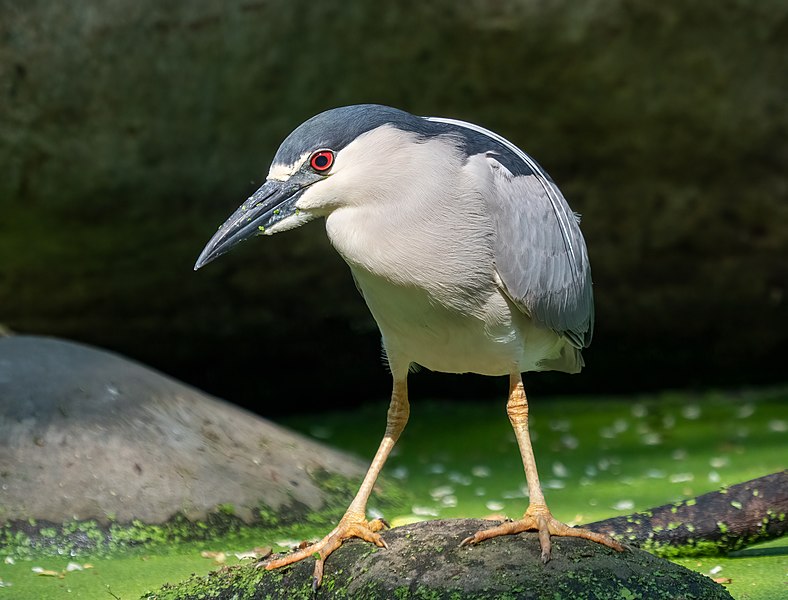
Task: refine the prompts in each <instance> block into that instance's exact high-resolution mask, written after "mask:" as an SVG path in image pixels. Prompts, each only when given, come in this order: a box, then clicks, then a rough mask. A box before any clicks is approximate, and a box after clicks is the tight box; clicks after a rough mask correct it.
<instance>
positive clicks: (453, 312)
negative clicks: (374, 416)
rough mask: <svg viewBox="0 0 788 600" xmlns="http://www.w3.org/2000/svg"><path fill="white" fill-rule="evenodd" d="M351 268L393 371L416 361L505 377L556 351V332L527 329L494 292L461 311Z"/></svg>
mask: <svg viewBox="0 0 788 600" xmlns="http://www.w3.org/2000/svg"><path fill="white" fill-rule="evenodd" d="M352 270H353V273H354V276H355V277H356V281H357V282H358V284H359V287H360V288H361V290H362V292H363V294H364V299H365V300H366V302H367V305H368V306H369V309H370V311H371V312H372V315H373V316H374V318H375V321H376V322H377V324H378V327H380V331H381V334H382V336H383V344H384V347H385V348H386V353H387V355H388V358H389V361H390V363H391V367H392V370H394V371H396V370H403V369H407V368H408V366H409V365H410V363H416V364H419V365H421V366H423V367H426V368H428V369H430V370H433V371H440V372H444V373H479V374H482V375H508V374H510V373H514V372H522V371H530V370H536V369H538V368H539V366H538V363H539V362H540V361H541V360H543V359H545V358H551V357H553V356H555V355H556V354H557V353H558V351H559V350H560V348H558V347H557V342H558V341H559V339H558V336H556V335H555V333H553V332H551V331H549V330H545V329H540V328H536V327H534V326H533V325H531V323H530V320H529V319H528V318H527V317H526V316H525V315H523V314H522V313H520V311H519V310H517V309H516V308H515V307H513V306H512V305H511V304H510V303H509V302H508V301H507V300H506V298H505V297H504V295H503V294H502V293H501V292H500V291H499V290H498V289H497V288H493V289H490V290H489V292H488V293H487V297H486V298H484V299H481V302H480V304H479V306H478V307H476V310H473V311H461V310H458V309H457V308H456V307H451V306H446V305H444V304H442V303H440V302H438V301H436V300H435V298H433V297H431V294H430V293H429V292H428V291H427V290H424V289H422V288H418V287H409V286H400V285H394V284H391V283H390V282H388V281H386V280H382V279H380V278H379V277H377V276H375V275H373V274H371V273H368V272H364V271H359V270H358V269H355V268H354V269H352Z"/></svg>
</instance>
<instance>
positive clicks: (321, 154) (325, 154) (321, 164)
mask: <svg viewBox="0 0 788 600" xmlns="http://www.w3.org/2000/svg"><path fill="white" fill-rule="evenodd" d="M333 164H334V151H333V150H317V151H316V152H314V153H313V154H312V156H310V157H309V166H310V167H312V170H314V171H316V172H318V173H325V172H326V171H328V170H329V169H330V168H331V167H332V165H333Z"/></svg>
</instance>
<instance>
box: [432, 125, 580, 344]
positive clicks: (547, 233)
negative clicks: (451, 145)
mask: <svg viewBox="0 0 788 600" xmlns="http://www.w3.org/2000/svg"><path fill="white" fill-rule="evenodd" d="M429 120H430V121H433V122H438V123H445V124H449V125H455V126H457V127H460V128H466V129H470V130H472V131H474V132H476V133H477V134H478V133H481V134H484V135H485V136H487V137H488V138H489V139H490V141H491V142H495V144H494V145H492V144H491V146H490V151H489V152H487V153H486V155H485V158H486V160H487V161H488V163H489V165H490V168H491V169H492V171H493V184H492V189H491V190H490V193H489V194H487V197H486V201H487V206H488V210H489V212H490V216H491V218H492V219H493V221H494V224H495V232H496V241H495V259H496V267H497V270H498V274H499V275H500V278H501V281H502V283H503V286H504V289H505V291H506V293H507V294H508V295H509V297H510V298H511V299H512V300H513V301H514V302H515V303H516V304H517V305H518V306H520V307H521V308H522V309H524V310H525V311H526V312H527V313H528V314H529V315H530V316H531V318H533V319H534V320H535V321H536V322H538V323H541V324H542V325H544V326H546V327H549V328H550V329H552V330H554V331H556V332H558V333H560V334H561V335H564V336H565V337H566V338H567V339H568V340H569V341H570V342H571V343H572V345H574V346H575V347H577V348H583V347H587V346H588V345H589V344H590V343H591V337H592V335H593V328H594V298H593V292H592V288H591V268H590V265H589V260H588V253H587V250H586V245H585V241H584V240H583V235H582V233H581V232H580V226H579V224H578V219H577V216H576V215H575V214H574V213H573V212H572V210H571V209H570V208H569V205H568V204H567V202H566V200H565V199H564V197H563V195H562V194H561V192H560V191H559V189H558V187H557V186H556V185H555V184H554V183H553V182H552V180H551V179H550V178H549V176H548V175H547V173H545V171H544V170H543V169H542V168H541V167H540V166H539V164H537V162H536V161H534V160H533V159H532V158H531V157H530V156H529V155H528V154H526V153H525V152H523V151H522V150H520V149H519V148H518V147H517V146H515V145H514V144H512V143H511V142H509V141H507V140H506V139H504V138H503V137H501V136H499V135H497V134H495V133H493V132H491V131H488V130H486V129H484V128H482V127H479V126H478V125H473V124H471V123H465V122H463V121H455V120H453V119H442V118H435V117H430V118H429ZM501 152H504V153H508V154H509V156H506V157H505V158H504V157H501V159H499V157H498V156H497V155H499V154H501ZM511 154H514V155H515V156H516V157H517V158H518V159H519V161H518V162H520V164H521V165H523V167H524V168H522V169H518V168H515V169H514V170H512V169H511V168H507V167H509V165H511V164H512V163H511ZM513 171H514V172H513Z"/></svg>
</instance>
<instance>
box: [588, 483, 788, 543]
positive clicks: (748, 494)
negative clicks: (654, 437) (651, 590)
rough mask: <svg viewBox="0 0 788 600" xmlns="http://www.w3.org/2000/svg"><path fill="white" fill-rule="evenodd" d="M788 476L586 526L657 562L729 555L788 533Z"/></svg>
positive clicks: (711, 493)
mask: <svg viewBox="0 0 788 600" xmlns="http://www.w3.org/2000/svg"><path fill="white" fill-rule="evenodd" d="M786 514H788V470H784V471H780V472H778V473H772V474H771V475H766V476H765V477H759V478H757V479H752V480H750V481H745V482H744V483H739V484H737V485H733V486H730V487H724V488H722V489H720V490H719V491H717V492H709V493H708V494H703V495H701V496H697V497H695V498H692V499H689V500H683V501H681V502H676V503H674V504H664V505H662V506H658V507H657V508H652V509H650V510H645V511H641V512H636V513H633V514H631V515H626V516H622V517H613V518H611V519H605V520H603V521H596V522H594V523H589V524H587V525H584V527H586V528H588V529H591V530H593V531H599V532H601V533H607V534H608V535H611V536H613V537H614V538H616V539H618V540H621V541H623V542H625V543H627V544H629V545H631V546H637V547H639V548H643V549H644V550H648V551H649V552H651V553H653V554H657V555H659V556H670V557H675V556H701V555H720V554H727V553H728V552H731V551H733V550H740V549H742V548H744V547H746V546H750V545H752V544H755V543H758V542H765V541H767V540H771V539H775V538H778V537H780V536H782V535H784V534H785V533H786V531H788V520H787V519H786Z"/></svg>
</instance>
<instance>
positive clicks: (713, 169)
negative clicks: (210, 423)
mask: <svg viewBox="0 0 788 600" xmlns="http://www.w3.org/2000/svg"><path fill="white" fill-rule="evenodd" d="M0 11H2V12H0V35H2V39H3V40H4V42H3V45H2V46H0V59H1V60H0V65H2V66H1V67H0V68H2V73H3V75H4V77H3V78H2V79H0V86H1V87H0V91H1V92H2V93H0V112H2V114H3V119H4V126H3V127H2V128H0V162H2V164H3V165H4V169H5V171H4V173H5V176H4V177H3V178H2V179H0V199H2V202H3V215H4V218H3V219H2V221H0V256H2V257H3V261H2V264H3V266H2V269H0V306H2V307H3V311H2V314H0V321H2V322H3V323H5V324H7V325H9V326H10V327H11V328H12V329H17V330H20V331H25V332H42V333H47V334H56V335H61V336H64V337H68V338H71V339H76V340H82V341H89V342H93V343H97V344H99V345H101V346H104V347H107V348H113V349H116V350H120V351H122V352H123V353H124V354H127V355H130V356H134V357H136V358H140V359H142V360H143V361H145V362H146V363H148V364H152V365H155V366H157V367H160V368H162V369H164V370H166V371H168V372H171V373H174V374H176V375H178V376H180V377H181V379H184V380H186V381H190V382H192V383H194V384H196V385H198V386H199V387H201V388H203V389H207V390H209V391H212V392H214V393H217V394H218V395H220V396H222V397H230V398H232V399H234V400H239V401H242V402H244V403H246V404H247V405H249V406H254V407H255V408H257V409H258V410H261V411H264V412H265V413H267V414H272V413H274V412H276V411H279V412H286V411H289V410H292V407H293V406H292V404H290V403H287V402H277V401H275V399H276V398H277V397H278V396H277V392H281V393H282V394H283V395H284V394H286V393H292V390H291V385H292V381H291V379H290V378H289V377H288V376H286V374H287V373H289V368H290V366H292V365H308V368H309V369H310V373H311V374H312V375H313V376H314V378H315V379H314V380H315V381H319V382H320V388H321V391H322V392H323V393H325V394H330V395H331V396H332V397H335V398H341V401H342V402H344V403H347V404H357V403H359V402H360V401H362V400H363V399H367V398H369V397H382V396H385V395H386V394H387V393H388V389H387V388H388V385H389V383H388V377H387V374H386V373H385V370H383V369H381V368H380V364H379V360H378V357H379V339H378V337H379V336H378V333H377V331H376V329H375V326H374V323H373V322H372V320H371V318H370V316H369V314H368V312H367V310H366V307H365V306H364V303H363V301H362V300H361V298H359V297H358V296H357V294H356V291H355V289H354V286H353V285H352V284H351V281H350V277H349V276H348V274H347V271H346V268H345V266H344V265H343V264H342V262H341V260H340V259H339V258H338V257H337V256H335V254H334V253H333V251H332V250H331V249H330V248H329V247H328V244H327V241H326V240H325V235H324V233H323V232H322V230H321V227H320V225H318V224H316V225H314V226H312V227H309V228H307V229H305V230H302V231H301V230H299V231H297V232H293V233H291V234H288V235H286V236H276V237H275V238H272V239H266V240H264V241H261V240H256V241H255V242H252V243H249V244H248V247H247V248H244V249H243V250H241V251H239V252H238V253H235V254H234V255H233V257H232V258H231V259H228V260H226V261H222V262H221V263H218V264H216V265H211V267H210V268H209V269H206V270H204V272H200V273H199V274H198V275H196V274H194V273H192V272H191V266H192V264H193V262H194V259H195V257H196V255H197V253H198V252H199V250H200V249H201V248H202V246H203V244H204V243H205V241H206V240H207V239H208V238H209V237H210V235H211V234H212V232H213V230H214V228H215V226H216V225H218V224H219V223H220V222H221V220H222V219H223V218H224V217H225V216H226V214H227V213H228V210H230V209H232V208H235V207H236V206H237V205H238V204H239V200H240V199H242V198H245V197H246V196H247V195H248V194H249V192H250V191H252V190H253V189H254V188H255V187H256V184H257V183H259V182H260V180H261V178H262V176H263V174H264V173H265V170H266V168H267V164H268V161H269V160H270V158H271V156H272V155H273V153H274V151H275V149H276V147H277V145H278V144H279V142H280V141H281V140H282V139H283V138H284V136H285V135H286V134H287V133H288V132H289V131H290V130H291V129H292V128H293V127H294V126H295V125H297V124H298V123H300V122H301V121H302V120H304V119H305V118H307V117H309V116H311V115H312V114H314V113H316V112H318V111H320V110H323V109H325V108H328V107H330V106H336V105H342V104H348V103H354V102H362V101H363V102H366V101H375V102H382V103H387V104H392V105H396V106H398V107H401V108H405V109H408V110H411V111H413V112H415V113H418V114H443V115H446V116H451V117H459V118H463V119H467V120H471V121H474V122H478V123H480V124H483V125H485V126H487V127H489V128H492V129H494V130H496V131H499V132H500V133H501V134H503V135H505V136H506V137H508V138H510V139H511V140H513V141H514V142H516V143H518V144H520V145H521V146H523V148H524V149H525V150H527V151H529V152H530V153H531V154H533V156H534V157H535V158H536V159H537V160H539V162H541V163H542V164H543V165H544V166H545V168H546V169H547V170H548V172H550V173H551V174H552V176H553V177H554V179H555V180H556V181H557V182H558V183H559V184H560V185H561V186H562V188H563V189H564V191H565V193H566V196H567V198H568V199H569V200H570V203H571V205H572V207H573V208H574V209H575V210H577V211H579V212H581V213H582V214H583V215H584V223H583V227H584V231H585V234H586V237H587V240H588V246H589V252H590V256H591V261H592V266H593V271H594V278H595V283H596V285H595V288H594V289H595V293H596V299H597V310H598V318H597V325H598V328H597V335H596V336H595V342H594V345H593V346H592V348H591V349H590V350H589V352H588V353H587V357H586V358H587V364H588V365H589V367H588V370H587V372H586V373H585V374H584V375H583V376H581V377H574V378H572V377H565V376H558V377H553V376H550V375H546V376H540V377H538V378H536V379H535V382H536V383H535V384H534V385H537V386H542V387H549V388H550V389H553V390H556V389H559V388H563V389H573V390H580V389H582V390H585V391H589V390H594V389H596V390H602V391H610V390H613V389H619V390H633V389H638V390H642V389H644V388H647V387H648V388H655V387H659V388H663V387H666V386H676V385H682V384H694V383H703V382H712V383H713V384H716V385H725V384H726V383H737V384H738V383H743V382H747V383H749V382H753V383H756V382H763V381H769V380H779V379H781V378H782V377H784V364H783V360H782V355H783V352H782V351H781V349H782V348H784V347H785V343H786V341H788V338H786V335H788V333H787V332H788V300H786V298H787V297H788V295H787V293H786V292H787V290H786V288H785V282H786V281H788V271H787V270H786V269H788V266H787V263H786V261H785V260H783V257H784V256H785V255H786V254H787V253H788V233H787V232H788V202H786V195H787V194H788V180H786V173H788V146H787V145H786V143H785V140H786V139H788V110H786V105H785V102H784V98H785V93H786V89H787V88H788V82H787V78H786V74H785V69H784V65H783V61H782V60H781V59H782V57H783V56H785V54H786V43H788V42H787V41H786V40H788V35H786V31H788V29H787V28H788V5H786V4H785V3H784V2H773V1H771V2H758V3H753V2H745V1H742V0H723V1H721V2H720V1H716V0H715V1H712V0H702V1H699V2H692V3H687V2H684V1H682V0H666V1H663V2H659V3H631V2H629V3H628V2H620V1H618V0H604V1H602V2H596V3H594V4H592V5H588V4H582V3H580V4H579V3H575V2H569V1H566V0H565V1H561V2H551V3H534V2H521V1H519V0H506V1H503V2H495V3H485V2H467V3H456V2H449V1H448V0H439V1H436V2H429V3H423V2H415V1H410V0H409V1H406V2H398V3H388V4H384V5H381V4H380V3H378V2H371V1H368V2H352V3H341V4H334V3H332V4H325V3H324V4H317V5H316V4H314V3H309V4H308V6H307V3H306V2H304V1H302V0H298V1H291V0H272V1H265V2H256V1H248V0H234V1H231V2H226V3H223V4H222V5H221V6H219V5H216V4H214V3H200V2H196V3H188V4H178V5H174V4H168V3H157V2H151V1H146V2H118V3H114V4H112V5H107V4H106V3H103V2H97V1H95V0H92V1H89V2H80V3H52V2H41V1H38V2H36V1H31V2H25V3H21V4H20V3H16V4H9V3H5V4H4V5H3V7H0ZM151 340H156V343H155V344H154V343H151ZM230 342H231V343H230ZM250 357H254V360H255V364H258V365H264V369H262V370H263V371H267V373H266V374H265V376H264V377H261V378H256V377H255V378H248V377H238V365H242V364H248V362H247V361H248V360H249V358H250ZM348 373H352V374H353V377H352V380H353V382H354V386H355V387H354V388H353V389H352V390H348V387H347V380H348V377H347V374H348ZM418 379H419V380H420V384H419V385H420V386H422V387H423V388H424V389H425V391H426V394H425V395H439V394H440V395H443V394H449V393H451V394H453V395H466V396H473V395H477V394H478V392H479V390H480V389H482V390H484V392H483V394H482V395H484V396H487V395H489V394H490V389H491V386H493V385H494V384H493V383H490V382H488V380H486V379H485V380H482V379H473V378H468V377H466V378H456V377H452V378H438V377H435V376H430V377H420V378H418ZM323 397H324V396H322V394H305V395H302V397H301V398H300V401H299V402H300V403H302V404H303V403H305V402H310V401H312V399H313V398H314V401H315V402H316V403H319V404H322V403H323V399H322V398H323ZM334 401H335V402H336V401H339V400H334Z"/></svg>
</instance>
